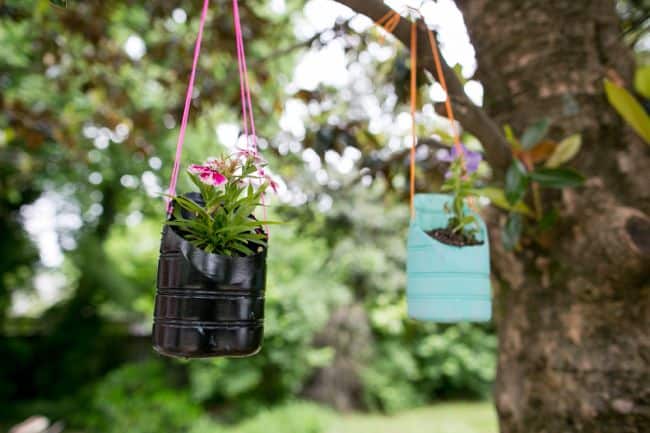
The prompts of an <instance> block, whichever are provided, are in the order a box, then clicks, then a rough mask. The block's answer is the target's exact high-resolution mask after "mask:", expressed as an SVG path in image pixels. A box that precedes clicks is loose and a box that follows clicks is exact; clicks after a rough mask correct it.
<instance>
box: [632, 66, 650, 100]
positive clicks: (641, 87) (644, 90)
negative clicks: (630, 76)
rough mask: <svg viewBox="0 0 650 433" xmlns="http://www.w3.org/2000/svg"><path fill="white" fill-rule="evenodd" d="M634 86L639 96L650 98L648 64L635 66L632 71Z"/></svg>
mask: <svg viewBox="0 0 650 433" xmlns="http://www.w3.org/2000/svg"><path fill="white" fill-rule="evenodd" d="M634 88H635V89H636V91H637V92H639V94H641V96H644V97H645V98H647V99H650V66H644V67H641V68H637V70H636V72H635V73H634Z"/></svg>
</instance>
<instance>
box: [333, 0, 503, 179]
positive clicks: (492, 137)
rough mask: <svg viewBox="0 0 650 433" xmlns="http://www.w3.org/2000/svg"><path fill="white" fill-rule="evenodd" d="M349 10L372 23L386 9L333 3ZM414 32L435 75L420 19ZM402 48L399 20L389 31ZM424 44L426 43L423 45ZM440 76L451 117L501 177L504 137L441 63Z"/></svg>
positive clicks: (374, 0) (405, 39)
mask: <svg viewBox="0 0 650 433" xmlns="http://www.w3.org/2000/svg"><path fill="white" fill-rule="evenodd" d="M336 1H337V2H338V3H341V4H342V5H345V6H347V7H349V8H350V9H352V10H353V11H355V12H357V13H360V14H363V15H366V16H367V17H368V18H370V19H371V20H373V21H377V20H378V19H379V18H381V17H382V16H384V15H385V14H386V13H387V12H388V11H389V10H390V8H389V7H388V6H386V5H385V4H384V3H383V2H382V1H381V0H336ZM419 27H420V29H419V31H418V41H422V42H421V43H419V44H418V60H419V62H420V65H422V66H423V67H424V68H425V69H426V70H428V71H429V72H431V73H432V74H433V76H436V72H435V63H434V60H433V56H432V54H431V50H430V49H429V46H428V42H426V41H428V39H427V36H426V34H425V30H424V29H425V28H426V24H425V23H424V21H422V20H420V22H419ZM393 34H394V35H395V37H396V38H397V39H399V40H400V41H401V42H402V43H403V44H404V45H405V46H407V47H408V46H409V44H410V28H409V24H408V21H406V20H401V21H400V23H399V25H398V26H397V27H396V28H395V31H394V32H393ZM425 42H426V43H425ZM442 63H443V73H444V74H445V79H446V81H447V87H448V90H449V94H450V96H451V98H452V100H453V101H454V104H455V106H456V110H455V114H456V117H457V118H458V120H459V121H460V123H461V124H462V125H463V126H464V127H465V128H466V129H467V130H468V131H469V132H471V133H472V134H473V135H475V136H476V137H477V138H478V139H479V140H480V141H481V144H483V147H484V149H485V159H486V160H487V161H488V163H489V164H490V166H492V169H493V170H494V173H495V175H496V176H497V177H503V175H504V173H505V171H506V169H507V167H508V165H509V163H510V158H511V156H510V151H509V149H508V142H507V141H506V138H505V136H504V135H503V134H502V133H501V129H500V128H499V126H498V125H497V124H496V123H495V122H494V121H493V120H492V119H491V118H490V117H489V116H488V115H487V113H486V112H485V111H484V110H483V109H482V108H480V107H478V106H476V105H475V104H474V103H473V102H472V101H471V100H470V99H469V97H468V96H467V95H466V94H465V90H464V89H463V85H462V84H461V82H460V81H459V80H458V77H457V76H456V73H455V72H454V71H453V70H452V69H451V68H450V67H449V66H448V65H447V63H446V62H444V60H443V62H442Z"/></svg>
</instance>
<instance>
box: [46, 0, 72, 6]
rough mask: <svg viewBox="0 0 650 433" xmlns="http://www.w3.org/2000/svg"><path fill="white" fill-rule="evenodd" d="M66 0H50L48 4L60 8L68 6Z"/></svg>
mask: <svg viewBox="0 0 650 433" xmlns="http://www.w3.org/2000/svg"><path fill="white" fill-rule="evenodd" d="M67 3H68V1H67V0H50V4H51V5H52V6H58V7H60V8H64V7H67V6H68V4H67Z"/></svg>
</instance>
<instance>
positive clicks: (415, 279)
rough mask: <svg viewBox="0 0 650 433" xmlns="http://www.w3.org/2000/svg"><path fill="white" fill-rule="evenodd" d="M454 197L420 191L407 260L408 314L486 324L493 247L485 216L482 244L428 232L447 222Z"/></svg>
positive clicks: (436, 320)
mask: <svg viewBox="0 0 650 433" xmlns="http://www.w3.org/2000/svg"><path fill="white" fill-rule="evenodd" d="M450 201H451V197H450V196H448V195H444V194H416V195H415V199H414V206H415V218H414V219H413V220H412V221H411V226H410V228H409V234H408V248H407V250H408V254H407V262H406V272H407V292H406V295H407V296H406V297H407V304H408V315H409V317H411V318H413V319H418V320H426V321H433V322H462V321H469V322H485V321H488V320H490V317H491V312H492V308H491V296H490V245H489V241H488V234H487V230H486V227H485V223H484V222H483V220H482V219H480V217H479V221H480V229H481V230H480V233H479V235H478V236H479V239H480V240H482V241H483V244H481V245H474V246H467V247H456V246H451V245H446V244H443V243H441V242H439V241H437V240H436V239H433V238H432V237H430V236H429V235H428V234H426V233H425V231H430V230H434V229H438V228H443V227H446V226H447V221H448V220H449V214H448V213H446V212H445V210H444V206H445V203H447V202H450ZM477 217H478V215H477Z"/></svg>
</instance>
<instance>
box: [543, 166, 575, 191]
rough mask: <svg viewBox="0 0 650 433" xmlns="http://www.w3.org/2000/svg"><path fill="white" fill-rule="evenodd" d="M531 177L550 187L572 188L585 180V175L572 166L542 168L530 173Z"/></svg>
mask: <svg viewBox="0 0 650 433" xmlns="http://www.w3.org/2000/svg"><path fill="white" fill-rule="evenodd" d="M530 178H531V179H532V180H533V181H535V182H537V183H539V184H540V185H542V186H545V187H548V188H570V187H575V186H580V185H582V184H583V183H584V181H585V178H584V176H583V175H581V174H580V173H578V172H577V171H575V170H573V169H570V168H540V169H537V170H535V171H533V172H532V173H530Z"/></svg>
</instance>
